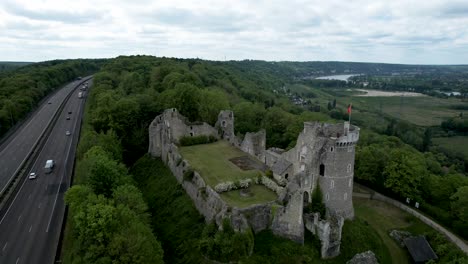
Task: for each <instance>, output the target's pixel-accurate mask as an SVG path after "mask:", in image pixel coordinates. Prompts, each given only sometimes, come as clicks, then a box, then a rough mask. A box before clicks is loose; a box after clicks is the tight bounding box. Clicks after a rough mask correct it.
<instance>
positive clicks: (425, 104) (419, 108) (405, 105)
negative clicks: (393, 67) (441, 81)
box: [348, 96, 468, 126]
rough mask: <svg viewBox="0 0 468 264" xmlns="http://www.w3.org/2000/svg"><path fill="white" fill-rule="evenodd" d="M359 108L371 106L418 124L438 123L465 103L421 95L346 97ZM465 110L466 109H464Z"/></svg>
mask: <svg viewBox="0 0 468 264" xmlns="http://www.w3.org/2000/svg"><path fill="white" fill-rule="evenodd" d="M348 100H349V101H351V102H352V103H353V104H354V105H357V106H359V107H360V108H372V109H375V110H376V111H381V112H383V113H385V114H388V115H390V116H393V117H396V118H400V119H403V120H406V121H408V122H411V123H413V124H415V125H419V126H435V125H440V123H441V122H442V121H443V120H446V119H448V118H450V117H454V116H457V115H458V114H459V113H460V112H461V110H456V109H454V107H455V106H459V105H462V104H463V105H466V106H467V107H468V103H467V102H461V101H460V99H456V98H450V99H442V98H436V97H431V96H423V97H357V96H355V97H352V98H349V99H348ZM464 112H467V111H464Z"/></svg>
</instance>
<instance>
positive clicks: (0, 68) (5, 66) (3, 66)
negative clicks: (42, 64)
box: [0, 61, 31, 72]
mask: <svg viewBox="0 0 468 264" xmlns="http://www.w3.org/2000/svg"><path fill="white" fill-rule="evenodd" d="M28 64H31V62H15V61H0V72H5V71H11V70H14V69H16V68H19V67H23V66H26V65H28Z"/></svg>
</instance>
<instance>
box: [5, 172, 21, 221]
mask: <svg viewBox="0 0 468 264" xmlns="http://www.w3.org/2000/svg"><path fill="white" fill-rule="evenodd" d="M25 183H26V180H24V181H23V184H22V185H21V188H20V189H19V191H18V192H17V193H16V195H15V199H13V202H11V204H10V207H8V210H7V211H6V213H5V214H4V215H3V217H2V220H0V225H1V224H2V223H3V220H5V217H6V216H7V215H8V212H10V209H11V207H12V205H13V204H14V203H15V201H16V198H18V194H20V193H21V190H22V189H23V186H24V184H25Z"/></svg>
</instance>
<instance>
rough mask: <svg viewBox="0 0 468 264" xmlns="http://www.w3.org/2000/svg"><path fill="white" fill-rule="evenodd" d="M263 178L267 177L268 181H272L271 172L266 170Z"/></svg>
mask: <svg viewBox="0 0 468 264" xmlns="http://www.w3.org/2000/svg"><path fill="white" fill-rule="evenodd" d="M265 176H267V177H268V178H270V179H273V172H272V171H271V170H266V171H265Z"/></svg>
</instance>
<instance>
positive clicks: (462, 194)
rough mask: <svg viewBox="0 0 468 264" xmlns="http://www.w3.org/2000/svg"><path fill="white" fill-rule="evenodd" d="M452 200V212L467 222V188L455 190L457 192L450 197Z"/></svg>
mask: <svg viewBox="0 0 468 264" xmlns="http://www.w3.org/2000/svg"><path fill="white" fill-rule="evenodd" d="M450 199H451V200H452V202H451V206H452V211H453V212H454V213H455V215H456V216H457V217H458V218H459V219H462V220H464V221H465V222H468V186H463V187H460V188H458V189H457V192H456V193H455V194H454V195H452V196H451V197H450Z"/></svg>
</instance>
